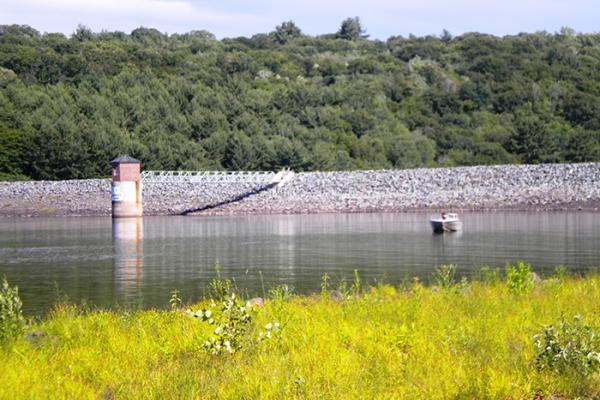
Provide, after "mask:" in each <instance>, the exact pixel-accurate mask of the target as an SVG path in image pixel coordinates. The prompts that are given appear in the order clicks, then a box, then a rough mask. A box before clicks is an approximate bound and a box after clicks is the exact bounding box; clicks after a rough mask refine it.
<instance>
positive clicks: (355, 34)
mask: <svg viewBox="0 0 600 400" xmlns="http://www.w3.org/2000/svg"><path fill="white" fill-rule="evenodd" d="M365 33H366V30H365V29H364V28H363V27H362V24H361V23H360V19H359V18H358V17H354V18H346V19H345V20H343V21H342V25H341V26H340V30H339V31H338V32H337V34H336V37H338V38H339V39H344V40H358V39H361V38H362V39H366V38H368V37H369V35H365Z"/></svg>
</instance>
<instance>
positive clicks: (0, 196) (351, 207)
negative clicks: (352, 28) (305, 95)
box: [0, 163, 600, 217]
mask: <svg viewBox="0 0 600 400" xmlns="http://www.w3.org/2000/svg"><path fill="white" fill-rule="evenodd" d="M271 175H273V174H271ZM234 176H235V174H234ZM268 176H269V174H265V179H256V177H257V174H253V173H247V174H238V175H237V176H235V179H232V175H228V174H213V175H211V174H195V175H191V176H190V177H188V178H186V176H181V177H177V179H168V178H162V179H158V178H156V177H155V178H154V179H150V178H149V179H146V180H144V181H143V208H144V214H145V215H169V214H182V213H183V214H191V215H234V214H290V213H344V212H402V211H422V210H442V209H443V210H481V211H483V210H565V209H585V210H598V209H600V163H581V164H541V165H499V166H477V167H456V168H420V169H407V170H380V171H352V172H300V173H296V174H292V175H290V176H289V177H288V179H287V181H286V182H285V184H279V185H274V184H272V183H271V182H270V181H269V180H268V179H267V178H268ZM159 178H160V177H159ZM110 214H111V180H110V179H86V180H69V181H31V182H0V216H1V217H11V216H76V215H110Z"/></svg>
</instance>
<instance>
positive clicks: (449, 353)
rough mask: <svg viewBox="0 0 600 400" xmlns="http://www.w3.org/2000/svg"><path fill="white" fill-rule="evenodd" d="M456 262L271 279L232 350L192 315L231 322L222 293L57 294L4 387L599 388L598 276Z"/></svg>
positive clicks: (464, 391) (143, 394)
mask: <svg viewBox="0 0 600 400" xmlns="http://www.w3.org/2000/svg"><path fill="white" fill-rule="evenodd" d="M523 271H525V268H524V269H523ZM517 272H519V271H518V269H517ZM452 273H453V272H452V271H448V270H443V271H439V274H441V275H439V278H440V279H441V282H443V284H444V286H443V287H441V286H440V287H437V288H429V287H425V286H423V285H421V284H420V283H418V282H417V283H414V284H412V285H410V286H408V287H406V288H405V289H397V288H394V287H391V286H386V285H379V286H377V287H370V288H368V287H361V285H360V280H359V278H358V275H356V278H355V284H354V286H353V287H356V289H354V290H352V291H348V295H347V296H344V300H343V301H341V302H339V301H334V300H332V298H331V296H330V295H328V293H329V292H330V288H329V283H328V280H327V279H324V282H323V283H324V285H323V288H322V289H323V290H322V293H321V294H319V295H313V296H300V295H292V294H291V290H290V289H289V288H288V287H278V288H274V289H273V290H272V291H271V292H270V293H271V299H270V300H267V301H266V303H265V306H264V307H260V308H253V309H252V310H251V311H248V312H251V314H252V318H251V323H249V325H248V328H247V329H246V328H245V330H244V332H243V333H242V334H243V335H244V336H243V337H242V339H243V340H244V341H245V342H244V345H243V346H241V347H240V349H241V350H239V351H237V352H235V353H234V354H229V353H226V352H220V353H218V354H216V355H215V354H211V353H210V352H207V351H203V349H202V346H203V343H205V342H206V340H208V338H210V337H211V336H214V335H215V333H214V331H215V324H209V323H207V322H206V321H202V320H201V319H199V318H193V317H192V316H191V315H193V314H194V313H195V312H197V311H198V310H200V311H199V312H200V314H199V315H202V316H206V310H212V312H214V313H215V317H214V318H215V321H217V322H216V323H218V321H223V320H224V319H223V317H219V314H218V313H219V307H220V305H219V303H218V302H217V300H216V299H214V297H213V300H210V299H209V300H206V301H203V302H201V303H199V304H196V305H193V306H191V307H189V308H190V309H191V312H190V313H188V312H186V311H185V307H184V308H181V307H173V309H171V310H164V311H158V310H148V311H134V312H125V311H119V312H111V311H81V310H80V309H79V308H77V307H74V306H65V305H62V306H59V307H57V308H56V309H55V310H54V311H53V312H52V313H51V315H49V316H48V317H47V318H46V319H44V320H42V321H39V322H36V323H34V324H33V325H32V326H30V327H29V330H30V331H31V330H36V331H44V332H46V333H47V335H46V336H44V337H43V338H42V339H41V340H39V341H37V342H32V341H30V340H27V339H26V338H25V337H21V338H19V339H17V340H16V341H13V342H11V343H10V344H9V345H5V346H4V347H3V348H2V350H1V351H0V382H1V383H2V384H1V385H0V397H1V398H33V399H36V398H40V399H48V398H53V399H57V398H78V399H79V398H81V399H86V398H90V399H91V398H93V399H98V398H105V399H109V398H157V399H169V398H214V399H223V398H225V399H226V398H231V399H239V398H265V399H270V398H274V399H275V398H276V399H282V398H286V399H287V398H302V399H308V398H340V399H347V398H352V399H371V398H406V399H419V398H422V399H432V398H433V399H444V398H456V399H459V398H465V399H521V398H525V399H533V398H536V396H537V398H550V397H551V396H558V397H562V398H575V397H584V398H585V397H593V396H595V395H597V394H598V393H599V392H600V377H599V376H598V372H597V368H596V367H597V364H599V360H596V361H592V362H590V363H586V361H585V358H586V357H589V354H588V353H585V352H586V351H588V350H589V352H592V353H593V351H594V349H596V347H597V346H598V343H597V340H596V339H595V335H594V332H600V330H599V327H600V314H599V310H600V309H599V304H600V290H599V286H600V277H598V276H592V277H587V278H583V279H576V278H569V277H563V276H561V278H560V279H550V280H546V281H543V282H541V283H539V284H537V285H536V286H534V287H531V288H530V289H529V286H527V287H528V290H518V291H515V290H514V285H513V286H511V285H512V283H510V282H513V283H514V282H516V281H518V282H529V281H528V280H526V279H522V277H520V278H518V279H516V280H515V281H509V282H508V283H507V282H506V281H504V280H495V279H493V280H488V281H485V282H475V283H471V284H465V282H464V281H463V282H457V283H456V282H455V280H454V277H453V276H450V274H452ZM521 273H522V274H525V272H521ZM513 278H514V277H513ZM527 285H529V283H527ZM517 286H519V285H517ZM519 287H522V286H519ZM219 288H220V286H219ZM517 292H518V293H517ZM219 293H220V292H219ZM174 298H177V297H176V296H174ZM172 304H176V305H177V304H178V302H177V301H173V302H172ZM240 307H242V306H241V305H240ZM226 312H227V311H226ZM244 312H246V311H244ZM197 315H198V314H197ZM210 315H211V317H212V313H211V314H210ZM230 315H231V314H228V315H227V317H228V318H231V316H230ZM575 316H576V317H575ZM219 318H221V319H219ZM574 318H575V319H574ZM204 319H205V320H206V319H207V318H204ZM272 321H280V322H282V324H281V331H280V333H279V334H278V335H276V336H273V337H272V338H271V339H270V340H258V339H257V338H258V336H259V334H260V333H264V332H266V330H268V329H267V328H268V326H269V323H271V322H272ZM565 321H567V322H569V321H576V322H577V323H575V322H573V323H571V322H569V324H568V325H565ZM579 321H583V322H579ZM221 323H222V322H221ZM225 323H227V320H226V319H225ZM578 327H581V328H578ZM232 329H233V328H232ZM577 329H581V332H579V331H577ZM578 332H579V333H578ZM551 335H556V337H559V338H562V339H561V340H562V342H560V343H566V344H565V345H564V347H565V348H566V347H567V346H571V347H573V348H577V349H578V351H580V353H581V354H582V355H581V354H579V353H578V354H579V355H581V357H579V355H578V356H577V357H579V358H569V359H566V360H567V361H563V362H561V363H559V364H553V362H552V359H553V358H552V357H554V355H555V354H563V355H564V352H563V353H561V349H562V348H557V349H556V352H552V353H549V352H548V351H545V350H544V349H545V346H546V345H545V344H544V343H546V342H543V340H546V339H547V338H550V339H552V337H553V336H551ZM579 337H581V338H583V341H580V342H577V340H579V339H578V338H579ZM550 339H549V340H550ZM540 343H542V344H541V345H540ZM562 350H564V349H562ZM553 351H554V350H553ZM592 355H593V354H592ZM571 360H575V361H571ZM571 364H573V365H574V367H573V369H572V371H571V370H569V368H570V367H569V366H570V365H571ZM555 365H559V366H560V368H558V367H555ZM565 368H566V369H567V370H565ZM565 371H570V372H569V373H565ZM581 371H583V372H581Z"/></svg>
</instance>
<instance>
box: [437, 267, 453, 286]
mask: <svg viewBox="0 0 600 400" xmlns="http://www.w3.org/2000/svg"><path fill="white" fill-rule="evenodd" d="M455 275H456V266H455V265H453V264H444V265H439V266H438V267H437V268H436V269H435V272H434V274H433V280H434V282H435V284H436V286H438V287H439V288H441V289H450V288H451V287H452V286H454V285H455V284H456V281H455V280H454V276H455Z"/></svg>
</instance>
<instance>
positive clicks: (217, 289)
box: [208, 263, 233, 301]
mask: <svg viewBox="0 0 600 400" xmlns="http://www.w3.org/2000/svg"><path fill="white" fill-rule="evenodd" d="M215 275H216V277H215V278H213V279H212V280H211V281H210V283H209V284H208V290H209V293H210V296H211V297H212V298H213V299H215V300H218V301H224V300H225V299H227V298H228V297H229V294H230V293H231V292H232V288H233V285H232V283H231V280H230V279H223V278H221V264H219V263H216V264H215Z"/></svg>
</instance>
